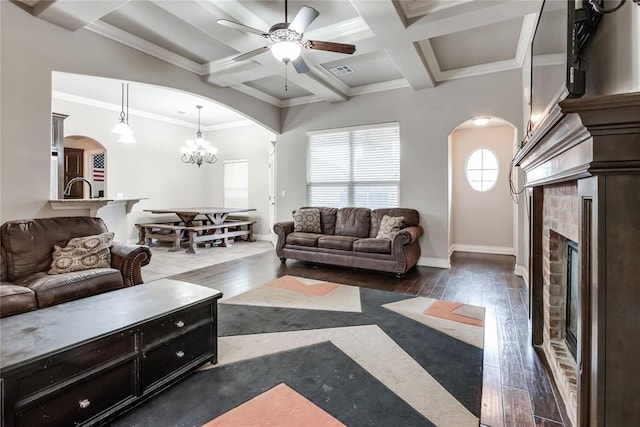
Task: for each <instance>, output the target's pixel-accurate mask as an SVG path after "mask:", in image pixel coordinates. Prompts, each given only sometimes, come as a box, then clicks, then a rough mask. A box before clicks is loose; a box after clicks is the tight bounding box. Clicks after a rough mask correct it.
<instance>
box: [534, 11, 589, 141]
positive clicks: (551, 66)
mask: <svg viewBox="0 0 640 427" xmlns="http://www.w3.org/2000/svg"><path fill="white" fill-rule="evenodd" d="M601 16H602V15H601V14H600V13H598V12H596V11H595V10H594V9H593V8H592V7H591V5H590V4H589V1H588V0H544V1H543V2H542V6H541V9H540V13H539V15H538V24H537V26H536V31H535V34H534V37H533V42H532V43H531V92H530V102H529V107H530V109H529V125H528V132H527V133H528V135H527V136H528V137H531V135H532V133H533V131H534V130H535V128H536V125H537V124H538V123H540V122H541V121H543V120H544V118H545V117H546V116H547V115H548V114H549V112H550V110H551V109H552V108H553V107H554V106H555V105H557V103H558V102H560V101H562V100H563V99H565V98H577V97H581V96H582V95H584V93H585V85H586V74H587V66H588V64H587V62H586V61H585V60H584V58H583V57H582V55H581V53H582V51H583V50H584V48H585V47H586V45H587V43H588V41H589V40H590V39H591V36H592V35H593V34H594V32H595V30H596V28H597V25H598V22H599V21H600V18H601Z"/></svg>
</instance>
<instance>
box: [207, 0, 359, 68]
mask: <svg viewBox="0 0 640 427" xmlns="http://www.w3.org/2000/svg"><path fill="white" fill-rule="evenodd" d="M284 8H285V16H284V19H285V21H287V0H285V4H284ZM318 15H320V12H318V11H317V10H316V9H314V8H312V7H310V6H302V7H301V8H300V10H299V11H298V13H297V14H296V16H295V17H294V18H293V21H291V22H280V23H277V24H275V25H272V26H271V28H270V29H269V31H268V32H266V31H261V30H258V29H256V28H252V27H248V26H246V25H243V24H239V23H237V22H233V21H229V20H227V19H218V24H221V25H224V26H227V27H230V28H234V29H236V30H239V31H244V32H247V33H250V34H255V35H258V36H260V37H263V38H265V39H267V40H269V41H271V42H273V44H272V45H271V46H264V47H261V48H258V49H255V50H252V51H250V52H247V53H243V54H242V55H238V56H236V57H235V58H233V60H234V61H244V60H246V59H249V58H252V57H254V56H256V55H259V54H261V53H263V52H266V51H267V50H271V53H272V54H273V56H274V57H275V58H276V59H277V60H279V61H282V62H284V63H285V64H288V63H289V62H291V63H292V64H293V66H294V68H295V69H296V71H297V72H298V73H300V74H303V73H307V72H309V67H308V66H307V64H306V62H305V61H304V59H302V56H300V54H301V52H302V49H303V48H305V49H315V50H324V51H328V52H337V53H344V54H348V55H351V54H352V53H354V52H355V50H356V47H355V46H354V45H352V44H344V43H333V42H325V41H318V40H304V38H303V36H304V31H305V30H306V28H307V27H308V26H309V24H311V23H312V22H313V21H314V20H315V19H316V18H317V17H318Z"/></svg>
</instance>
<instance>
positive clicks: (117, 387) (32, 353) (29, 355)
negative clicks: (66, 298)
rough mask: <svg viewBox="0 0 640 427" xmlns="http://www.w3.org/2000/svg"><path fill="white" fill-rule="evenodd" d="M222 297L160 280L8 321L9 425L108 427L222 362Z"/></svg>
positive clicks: (4, 385) (1, 327)
mask: <svg viewBox="0 0 640 427" xmlns="http://www.w3.org/2000/svg"><path fill="white" fill-rule="evenodd" d="M221 296H222V293H221V292H219V291H216V290H214V289H210V288H206V287H203V286H198V285H193V284H190V283H184V282H179V281H176V280H170V279H162V280H158V281H155V282H151V283H148V284H143V285H138V286H133V287H130V288H125V289H121V290H117V291H113V292H108V293H105V294H101V295H96V296H92V297H88V298H83V299H81V300H77V301H72V302H69V303H65V304H60V305H56V306H53V307H49V308H45V309H41V310H36V311H32V312H29V313H23V314H18V315H15V316H11V317H7V318H4V319H2V320H1V321H0V377H1V379H0V382H1V384H0V385H1V387H0V390H1V392H2V402H3V406H2V408H3V413H2V421H3V425H4V426H5V427H13V426H36V425H37V426H45V425H51V426H60V425H94V424H100V423H104V422H106V421H107V420H109V419H112V418H114V417H115V416H116V415H118V414H120V413H122V412H124V411H125V410H127V409H128V408H130V407H131V406H133V405H135V404H138V403H139V402H140V401H141V400H143V399H145V398H147V397H149V396H151V395H153V394H155V393H157V392H158V391H160V390H162V389H163V388H165V387H167V386H168V385H170V384H171V383H173V382H175V381H177V380H179V379H181V378H182V377H184V376H185V375H186V374H188V373H189V372H191V371H193V370H194V369H195V368H197V367H198V366H200V365H202V364H204V363H206V362H213V363H215V362H216V361H217V325H216V317H217V300H218V299H219V298H220V297H221Z"/></svg>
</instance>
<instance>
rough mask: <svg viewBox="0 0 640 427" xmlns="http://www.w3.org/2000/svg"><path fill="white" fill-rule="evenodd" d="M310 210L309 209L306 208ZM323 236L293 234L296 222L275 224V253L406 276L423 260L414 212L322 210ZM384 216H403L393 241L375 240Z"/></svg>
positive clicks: (316, 261) (303, 233)
mask: <svg viewBox="0 0 640 427" xmlns="http://www.w3.org/2000/svg"><path fill="white" fill-rule="evenodd" d="M303 209H308V208H303ZM318 209H319V210H320V225H321V233H308V232H301V231H294V222H293V221H285V222H279V223H277V224H275V225H274V227H273V228H274V232H275V233H276V234H277V236H278V242H277V244H276V254H277V255H278V257H279V258H280V260H281V261H282V262H286V260H287V258H292V259H298V260H302V261H308V262H314V263H320V264H333V265H340V266H344V267H353V268H362V269H368V270H378V271H386V272H392V273H395V274H396V275H398V276H402V275H404V274H405V273H406V272H407V271H408V270H409V269H410V268H411V267H413V266H414V265H416V263H417V262H418V259H419V258H420V244H419V243H418V239H419V238H420V236H422V233H423V230H422V227H421V226H420V214H419V212H418V211H417V210H415V209H405V208H392V209H373V210H371V209H368V208H341V209H336V208H327V207H320V208H318ZM384 215H389V216H392V217H398V216H402V217H404V219H405V221H404V222H405V227H404V228H403V229H402V230H401V231H400V232H398V233H397V234H396V235H395V237H394V238H393V239H392V240H389V239H376V236H377V235H378V230H379V229H380V221H381V220H382V218H383V216H384Z"/></svg>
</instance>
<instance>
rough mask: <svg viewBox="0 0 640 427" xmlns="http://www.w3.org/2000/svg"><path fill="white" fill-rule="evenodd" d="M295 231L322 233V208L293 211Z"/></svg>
mask: <svg viewBox="0 0 640 427" xmlns="http://www.w3.org/2000/svg"><path fill="white" fill-rule="evenodd" d="M293 231H303V232H305V233H322V229H321V228H320V209H316V208H307V209H298V210H297V211H295V212H294V213H293Z"/></svg>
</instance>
